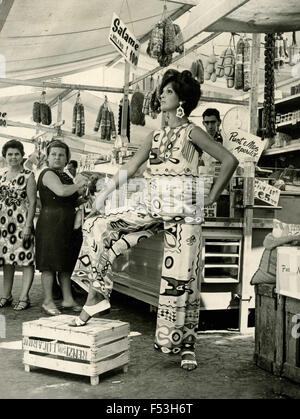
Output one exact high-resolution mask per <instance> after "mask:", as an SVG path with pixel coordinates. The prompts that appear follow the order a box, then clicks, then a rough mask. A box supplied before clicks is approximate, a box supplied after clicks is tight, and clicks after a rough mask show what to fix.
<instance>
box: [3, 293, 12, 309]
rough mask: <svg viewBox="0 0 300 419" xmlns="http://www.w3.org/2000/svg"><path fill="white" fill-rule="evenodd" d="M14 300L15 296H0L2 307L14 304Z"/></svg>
mask: <svg viewBox="0 0 300 419" xmlns="http://www.w3.org/2000/svg"><path fill="white" fill-rule="evenodd" d="M12 302H13V298H12V296H10V297H8V298H6V297H1V298H0V308H4V307H9V306H11V305H12Z"/></svg>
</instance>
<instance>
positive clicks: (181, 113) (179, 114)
mask: <svg viewBox="0 0 300 419" xmlns="http://www.w3.org/2000/svg"><path fill="white" fill-rule="evenodd" d="M181 105H182V102H179V106H178V108H177V109H176V116H177V118H180V119H182V118H183V117H184V115H185V113H184V109H183V107H182V106H181Z"/></svg>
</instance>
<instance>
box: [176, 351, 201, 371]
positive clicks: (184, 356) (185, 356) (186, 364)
mask: <svg viewBox="0 0 300 419" xmlns="http://www.w3.org/2000/svg"><path fill="white" fill-rule="evenodd" d="M180 366H181V368H183V369H184V370H186V371H193V370H195V369H196V368H197V366H198V365H197V361H196V355H195V352H194V351H191V350H189V351H182V353H181V364H180Z"/></svg>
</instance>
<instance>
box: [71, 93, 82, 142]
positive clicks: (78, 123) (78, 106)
mask: <svg viewBox="0 0 300 419" xmlns="http://www.w3.org/2000/svg"><path fill="white" fill-rule="evenodd" d="M72 134H75V135H77V136H78V137H82V136H83V135H84V134H85V120H84V106H83V104H82V103H81V99H80V93H78V95H77V98H76V102H75V105H74V107H73V120H72Z"/></svg>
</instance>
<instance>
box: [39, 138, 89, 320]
mask: <svg viewBox="0 0 300 419" xmlns="http://www.w3.org/2000/svg"><path fill="white" fill-rule="evenodd" d="M47 158H48V168H46V169H44V170H43V171H42V172H41V173H40V176H39V179H38V191H39V194H40V199H41V205H42V208H41V213H40V216H39V218H38V221H37V226H36V267H37V269H38V270H39V271H40V272H42V284H43V289H44V302H43V305H42V308H43V310H44V311H45V312H46V313H47V314H49V315H52V316H55V315H58V314H60V311H59V310H58V309H57V307H56V305H55V303H54V301H53V293H52V287H53V281H54V278H55V277H56V273H57V274H58V279H59V282H60V285H61V288H62V294H63V301H62V307H63V308H72V309H73V310H74V311H78V310H80V306H78V305H77V304H76V302H75V301H74V299H73V296H72V292H71V279H70V278H71V273H72V271H73V269H74V265H75V262H76V259H77V258H76V257H74V254H73V248H74V247H73V242H74V237H75V236H74V220H75V208H76V207H77V206H78V205H80V204H81V203H82V202H83V199H82V198H79V196H80V195H82V194H83V192H84V190H85V180H84V179H82V180H81V181H80V183H78V184H73V181H72V179H71V178H70V177H69V176H68V175H67V174H66V173H64V171H63V170H64V167H65V166H66V164H67V163H68V161H69V160H70V150H69V147H68V146H67V144H65V143H63V142H61V141H58V140H54V141H52V142H51V143H50V144H49V146H48V148H47Z"/></svg>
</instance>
